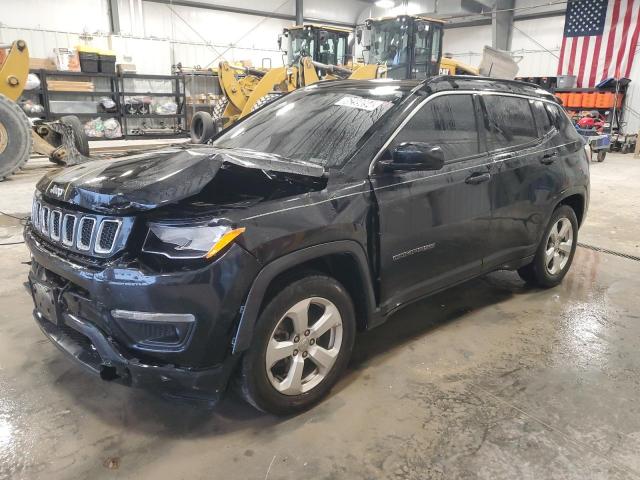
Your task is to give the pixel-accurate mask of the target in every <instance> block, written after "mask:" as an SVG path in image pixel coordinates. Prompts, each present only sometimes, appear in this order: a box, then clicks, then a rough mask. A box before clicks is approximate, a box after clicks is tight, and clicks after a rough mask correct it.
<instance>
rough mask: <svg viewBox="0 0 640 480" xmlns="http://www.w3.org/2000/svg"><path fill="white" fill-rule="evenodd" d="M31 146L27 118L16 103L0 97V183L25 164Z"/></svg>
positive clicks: (29, 124) (29, 127) (29, 126)
mask: <svg viewBox="0 0 640 480" xmlns="http://www.w3.org/2000/svg"><path fill="white" fill-rule="evenodd" d="M32 145H33V141H32V140H31V123H30V122H29V118H28V117H27V115H26V114H25V113H24V111H23V110H22V109H21V108H20V107H19V106H18V104H17V103H15V102H13V101H12V100H9V99H8V98H7V97H5V96H4V95H0V181H2V180H4V179H5V178H7V177H8V176H10V175H12V174H14V173H15V172H17V171H18V170H20V169H21V168H22V167H23V166H24V164H25V163H27V160H29V156H30V155H31V147H32Z"/></svg>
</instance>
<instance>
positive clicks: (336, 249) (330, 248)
mask: <svg viewBox="0 0 640 480" xmlns="http://www.w3.org/2000/svg"><path fill="white" fill-rule="evenodd" d="M337 253H338V254H348V255H351V256H352V257H353V259H354V260H355V261H356V264H357V266H358V273H359V275H360V278H361V279H362V289H363V293H364V299H365V310H366V314H367V318H368V319H369V318H371V317H372V316H373V315H374V314H376V313H377V308H376V302H375V295H374V291H373V285H372V282H371V272H370V270H369V264H368V262H367V256H366V254H365V251H364V249H363V247H362V246H361V245H360V244H359V243H358V242H356V241H354V240H337V241H333V242H328V243H323V244H319V245H314V246H312V247H307V248H303V249H300V250H296V251H294V252H291V253H288V254H286V255H284V256H282V257H279V258H277V259H275V260H273V261H272V262H270V263H268V264H267V265H266V266H265V267H263V268H262V270H260V272H258V275H257V276H256V278H255V280H254V281H253V284H252V285H251V288H250V290H249V294H248V295H247V300H246V302H245V304H244V305H243V307H242V310H241V314H240V322H239V324H238V331H237V332H236V335H235V337H234V339H233V353H234V354H236V353H240V352H243V351H245V350H247V349H248V348H249V346H250V345H251V339H252V338H253V332H254V328H255V325H256V322H257V321H258V316H259V314H260V307H261V305H262V301H263V299H264V296H265V293H266V291H267V288H268V287H269V285H270V283H271V282H272V281H273V279H274V278H276V277H277V276H278V275H280V274H281V273H283V272H285V271H287V270H289V269H291V268H293V267H295V266H297V265H302V264H303V263H305V262H308V261H309V260H314V259H317V258H321V257H324V256H327V255H332V254H337Z"/></svg>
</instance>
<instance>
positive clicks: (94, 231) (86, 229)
mask: <svg viewBox="0 0 640 480" xmlns="http://www.w3.org/2000/svg"><path fill="white" fill-rule="evenodd" d="M31 219H32V221H31V223H32V224H33V227H34V229H35V230H36V231H37V232H38V233H39V234H40V235H41V236H43V237H44V238H45V239H47V240H49V241H51V242H53V243H54V244H60V245H62V246H64V247H65V248H68V249H70V250H75V251H77V252H80V253H82V254H84V255H91V254H97V255H98V256H106V255H108V254H111V253H114V252H115V250H116V247H117V246H118V245H120V246H122V245H123V240H124V239H122V238H120V237H121V236H122V228H121V226H122V223H123V220H122V219H121V218H112V217H103V216H100V215H90V214H82V213H79V212H69V211H66V210H65V209H62V208H57V207H54V206H51V205H48V204H45V203H44V202H42V201H39V200H35V199H34V201H33V206H32V209H31Z"/></svg>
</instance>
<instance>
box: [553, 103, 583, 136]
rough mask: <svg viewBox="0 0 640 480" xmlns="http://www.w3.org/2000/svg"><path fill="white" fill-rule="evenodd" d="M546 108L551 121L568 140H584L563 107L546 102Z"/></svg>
mask: <svg viewBox="0 0 640 480" xmlns="http://www.w3.org/2000/svg"><path fill="white" fill-rule="evenodd" d="M545 108H546V110H547V112H548V113H549V117H550V118H551V123H553V126H554V127H556V128H557V129H558V131H559V132H560V133H561V135H562V136H563V137H564V138H565V139H566V140H568V141H577V140H580V141H582V137H581V136H580V134H578V132H577V131H576V127H574V126H573V124H572V123H571V121H570V120H569V118H568V117H567V114H566V113H564V110H562V107H560V106H559V105H553V104H551V103H546V102H545Z"/></svg>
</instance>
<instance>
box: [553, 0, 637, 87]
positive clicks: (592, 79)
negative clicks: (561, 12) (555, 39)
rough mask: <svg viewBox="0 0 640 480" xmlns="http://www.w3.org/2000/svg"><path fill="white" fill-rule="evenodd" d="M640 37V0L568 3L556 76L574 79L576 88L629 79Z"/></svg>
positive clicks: (592, 0) (602, 0)
mask: <svg viewBox="0 0 640 480" xmlns="http://www.w3.org/2000/svg"><path fill="white" fill-rule="evenodd" d="M639 35H640V0H569V1H568V2H567V11H566V13H565V19H564V35H563V37H562V47H561V49H560V59H559V60H558V75H575V76H576V77H577V87H579V88H590V87H595V86H596V85H597V84H598V83H600V82H601V81H602V80H604V79H606V78H610V77H614V78H622V77H627V78H629V75H630V73H631V66H632V65H633V58H634V56H635V54H636V51H637V50H638V49H640V46H639V45H638V36H639Z"/></svg>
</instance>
